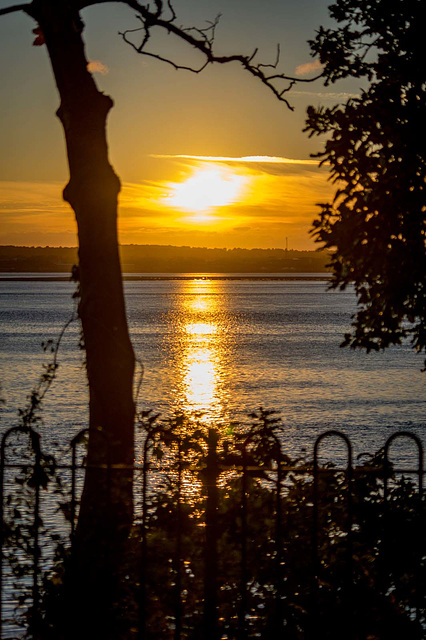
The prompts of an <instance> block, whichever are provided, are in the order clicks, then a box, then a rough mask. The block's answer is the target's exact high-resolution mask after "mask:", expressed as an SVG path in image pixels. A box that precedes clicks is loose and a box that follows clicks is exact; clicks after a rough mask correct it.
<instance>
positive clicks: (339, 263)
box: [306, 0, 426, 352]
mask: <svg viewBox="0 0 426 640" xmlns="http://www.w3.org/2000/svg"><path fill="white" fill-rule="evenodd" d="M330 13H331V16H332V17H333V18H334V19H335V20H336V21H337V22H338V23H340V26H339V28H338V29H325V28H323V27H321V28H320V30H319V31H318V33H317V36H316V38H315V40H313V41H311V43H310V44H311V48H312V51H313V53H314V54H316V55H319V57H320V60H321V62H322V64H323V65H324V77H325V79H326V84H329V83H334V82H336V81H337V80H340V79H342V78H348V77H357V78H361V79H365V81H366V83H367V86H366V87H365V88H363V89H361V90H360V95H359V96H358V97H351V98H349V99H348V100H347V101H346V103H345V104H343V105H336V106H334V107H332V108H325V107H318V108H314V107H309V108H308V113H307V122H306V130H307V131H308V132H309V134H310V136H313V135H315V136H319V135H325V136H326V142H325V145H324V148H323V151H321V152H320V153H318V154H317V156H316V157H318V158H319V159H320V161H321V162H320V164H323V165H326V166H328V167H329V171H330V179H331V180H332V181H333V183H334V184H335V185H336V192H335V196H334V200H333V201H332V202H328V203H322V204H320V205H319V206H320V214H319V217H318V219H317V220H315V221H314V223H313V235H314V237H315V239H316V241H317V242H319V243H321V245H322V246H323V247H324V248H326V249H328V250H330V252H331V266H332V267H333V271H334V276H333V281H332V286H333V287H340V288H345V287H346V286H347V285H349V284H351V283H353V284H354V287H355V291H356V294H357V297H358V311H357V313H356V315H355V316H354V322H353V330H352V332H351V333H350V334H348V335H346V336H345V341H344V343H343V344H344V345H350V346H352V347H363V348H365V349H367V351H370V350H379V349H385V348H386V347H388V346H390V345H392V344H401V343H402V342H403V341H404V340H406V339H408V340H409V341H410V342H411V344H412V346H413V347H414V348H415V349H416V350H417V351H423V352H424V351H425V349H426V317H425V313H426V251H425V247H426V245H425V243H426V200H425V172H426V171H425V170H426V145H425V138H424V135H423V133H422V132H423V131H424V122H425V119H426V93H425V91H426V76H425V68H424V64H423V57H424V54H423V36H422V33H421V24H422V18H421V16H422V3H421V2H420V1H418V0H392V1H391V2H388V1H385V0H338V1H337V2H335V3H334V4H333V5H332V6H331V7H330Z"/></svg>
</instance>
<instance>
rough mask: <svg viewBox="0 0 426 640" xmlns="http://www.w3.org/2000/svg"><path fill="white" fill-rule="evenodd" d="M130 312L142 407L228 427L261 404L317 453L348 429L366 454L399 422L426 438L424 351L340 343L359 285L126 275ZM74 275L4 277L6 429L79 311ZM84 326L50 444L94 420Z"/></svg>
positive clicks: (64, 378) (294, 439)
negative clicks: (320, 443)
mask: <svg viewBox="0 0 426 640" xmlns="http://www.w3.org/2000/svg"><path fill="white" fill-rule="evenodd" d="M125 288H126V299H127V307H128V317H129V324H130V330H131V335H132V340H133V344H134V347H135V351H136V354H137V357H138V358H139V359H140V361H141V362H142V364H143V367H144V377H143V383H142V388H141V394H140V400H139V408H141V409H142V408H143V409H146V408H154V409H155V410H160V411H162V412H163V413H164V414H170V413H171V412H173V411H174V410H180V409H184V410H187V409H192V410H197V411H203V412H204V414H205V421H206V422H216V423H225V422H226V421H229V420H230V419H239V418H242V417H244V416H245V415H246V414H247V412H248V411H250V410H253V409H255V408H257V407H259V406H260V405H262V406H264V407H267V408H273V409H276V410H278V411H280V412H281V415H282V418H283V441H284V443H285V446H286V447H287V448H288V449H289V450H291V451H293V452H296V451H300V449H301V448H302V447H307V448H309V449H310V448H311V446H312V439H313V436H314V435H315V434H316V433H319V432H320V431H323V430H324V429H329V428H338V429H341V430H343V431H345V432H346V433H348V434H349V435H350V436H351V438H352V439H353V441H354V443H355V448H356V450H357V452H361V451H365V450H373V449H377V448H378V447H379V446H380V445H381V444H383V442H384V440H385V439H386V437H387V436H388V435H390V433H391V432H392V431H394V430H396V429H409V430H412V431H414V432H415V433H418V434H419V435H421V436H422V438H423V436H424V434H425V433H426V430H425V427H426V414H425V408H426V402H425V401H426V393H425V381H426V378H425V376H426V374H422V373H421V372H420V369H421V367H422V364H423V358H422V357H419V356H418V355H416V354H414V353H412V351H411V350H410V349H409V348H408V347H398V348H395V349H391V350H389V351H388V352H386V353H380V354H370V355H366V354H365V353H361V352H354V351H350V350H347V349H340V348H339V344H340V342H341V340H342V337H343V334H344V332H345V331H346V330H347V329H348V327H349V325H350V317H351V314H352V313H353V311H354V308H355V299H354V296H353V294H352V293H351V292H330V291H326V282H325V281H324V280H249V279H244V280H229V279H227V280H220V279H210V280H209V279H202V278H196V277H194V278H187V279H184V280H181V279H174V280H145V281H139V282H126V283H125ZM72 291H73V285H72V284H70V283H68V282H49V281H44V282H29V281H27V282H5V281H0V295H1V316H0V317H1V325H2V338H1V347H0V349H1V364H0V375H1V380H2V395H3V398H4V399H5V401H6V405H5V407H4V409H3V411H2V422H1V429H2V430H3V429H5V428H6V427H7V426H11V425H12V424H13V423H14V422H15V421H16V415H17V409H18V408H19V407H22V406H23V405H24V404H25V398H26V396H27V394H28V393H29V392H30V391H31V389H32V387H33V386H34V383H35V382H36V380H37V378H38V375H39V374H40V373H41V371H42V369H41V367H42V363H43V361H46V360H47V359H49V356H48V355H46V354H43V351H42V349H41V346H40V345H41V342H42V341H45V340H48V339H55V338H56V337H57V335H58V333H59V331H60V329H61V327H62V325H63V324H64V323H65V322H66V320H67V319H68V318H69V317H70V315H71V314H72V310H73V302H72V300H71V294H72ZM78 335H79V328H78V325H77V323H74V324H73V325H72V326H71V327H70V328H69V329H68V331H67V333H66V335H65V337H64V339H63V343H62V346H61V350H60V356H59V361H60V369H59V373H58V378H57V380H56V381H55V383H54V387H53V388H52V389H51V390H50V391H49V394H48V396H47V397H46V400H45V405H44V412H43V426H42V427H41V430H42V432H43V441H44V442H45V447H46V443H47V441H49V443H50V445H52V446H53V445H54V443H58V444H62V443H64V442H65V441H67V440H68V439H69V438H70V436H71V435H72V433H73V432H75V431H76V430H78V429H80V428H82V427H84V426H85V425H86V420H87V415H86V404H87V389H86V386H85V382H84V369H83V367H82V364H81V361H82V355H81V352H80V351H79V349H78Z"/></svg>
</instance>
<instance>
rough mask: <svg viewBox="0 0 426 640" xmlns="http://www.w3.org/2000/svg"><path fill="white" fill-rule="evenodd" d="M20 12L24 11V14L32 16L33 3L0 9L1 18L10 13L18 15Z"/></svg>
mask: <svg viewBox="0 0 426 640" xmlns="http://www.w3.org/2000/svg"><path fill="white" fill-rule="evenodd" d="M18 11H23V12H24V13H27V14H28V15H29V16H31V15H32V3H26V4H15V5H12V6H10V7H5V8H4V9H0V16H5V15H6V14H8V13H17V12H18Z"/></svg>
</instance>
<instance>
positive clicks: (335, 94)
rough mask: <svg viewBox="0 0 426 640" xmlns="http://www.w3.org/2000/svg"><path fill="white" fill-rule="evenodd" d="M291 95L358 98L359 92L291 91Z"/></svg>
mask: <svg viewBox="0 0 426 640" xmlns="http://www.w3.org/2000/svg"><path fill="white" fill-rule="evenodd" d="M291 95H292V96H306V97H309V98H321V99H322V100H327V99H328V100H349V98H359V96H360V94H359V93H348V92H345V91H340V92H336V91H330V92H326V91H292V92H291Z"/></svg>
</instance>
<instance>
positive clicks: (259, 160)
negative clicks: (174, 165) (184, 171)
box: [151, 154, 318, 165]
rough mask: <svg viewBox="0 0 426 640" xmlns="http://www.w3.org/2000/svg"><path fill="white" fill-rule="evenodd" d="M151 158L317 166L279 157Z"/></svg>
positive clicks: (315, 162)
mask: <svg viewBox="0 0 426 640" xmlns="http://www.w3.org/2000/svg"><path fill="white" fill-rule="evenodd" d="M151 158H164V159H171V160H173V159H176V160H201V161H204V162H224V163H228V162H236V163H239V164H245V163H257V164H305V165H317V164H318V161H317V160H297V159H293V158H284V157H279V156H191V155H185V154H178V155H155V154H154V155H151Z"/></svg>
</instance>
